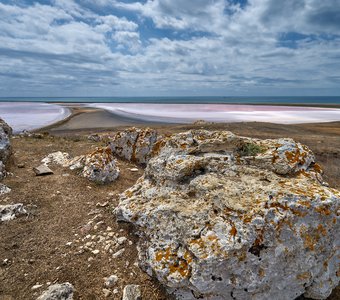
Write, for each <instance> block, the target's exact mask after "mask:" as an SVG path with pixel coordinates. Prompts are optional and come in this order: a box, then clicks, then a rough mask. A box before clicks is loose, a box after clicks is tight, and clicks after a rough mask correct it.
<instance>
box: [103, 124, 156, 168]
mask: <svg viewBox="0 0 340 300" xmlns="http://www.w3.org/2000/svg"><path fill="white" fill-rule="evenodd" d="M157 138H158V135H157V131H155V130H153V129H150V128H145V129H139V128H135V127H132V128H129V129H127V130H124V131H121V132H117V133H116V134H115V135H114V136H112V137H111V138H109V145H110V148H111V150H112V152H113V153H114V154H116V155H118V156H120V157H123V158H125V159H127V160H130V161H133V162H137V163H140V164H145V163H147V162H148V160H149V158H150V157H151V152H152V149H153V148H154V145H155V144H156V142H157Z"/></svg>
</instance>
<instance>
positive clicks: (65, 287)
mask: <svg viewBox="0 0 340 300" xmlns="http://www.w3.org/2000/svg"><path fill="white" fill-rule="evenodd" d="M73 293H74V287H73V285H72V284H70V283H69V282H66V283H61V284H53V285H51V286H50V287H49V288H48V289H47V290H46V291H45V292H44V293H43V294H42V295H41V296H39V297H38V298H37V300H73Z"/></svg>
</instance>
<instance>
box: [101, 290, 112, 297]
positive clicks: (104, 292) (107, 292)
mask: <svg viewBox="0 0 340 300" xmlns="http://www.w3.org/2000/svg"><path fill="white" fill-rule="evenodd" d="M102 291H103V294H104V297H105V298H108V297H110V296H111V291H110V290H108V289H103V290H102Z"/></svg>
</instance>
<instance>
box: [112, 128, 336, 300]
mask: <svg viewBox="0 0 340 300" xmlns="http://www.w3.org/2000/svg"><path fill="white" fill-rule="evenodd" d="M339 201H340V193H339V191H337V190H335V189H331V188H328V187H326V186H324V185H323V184H322V170H321V168H320V166H319V165H318V164H316V163H315V158H314V155H313V153H312V152H311V151H310V150H309V149H308V148H307V147H306V146H304V145H301V144H299V143H296V142H295V141H293V140H292V139H275V140H259V139H251V138H245V137H239V136H236V135H234V134H232V133H231V132H227V131H216V132H208V131H203V130H198V131H189V132H185V133H181V134H176V135H173V136H172V137H168V138H167V139H166V140H165V141H164V140H163V145H162V147H159V149H158V155H157V154H155V156H154V157H153V158H151V159H150V160H149V162H148V165H147V167H146V170H145V174H144V175H143V177H142V178H140V179H139V180H138V182H137V183H136V184H135V185H134V186H133V187H131V188H130V189H128V190H127V191H125V192H124V193H123V194H121V195H120V203H119V206H118V207H117V209H116V215H117V218H118V219H119V220H123V221H128V222H131V223H134V224H135V225H137V228H138V229H139V234H140V235H142V236H143V237H144V238H143V239H141V241H142V242H141V243H140V245H139V256H140V261H141V265H142V266H143V267H144V269H145V270H146V271H147V272H148V273H149V274H150V275H151V274H153V275H155V276H156V277H157V278H158V280H159V281H160V282H161V283H163V284H164V285H165V286H166V287H168V289H169V291H170V292H173V293H175V294H176V296H177V297H178V299H195V297H196V298H197V297H201V298H203V299H245V300H246V299H259V300H260V299H287V300H288V299H295V298H296V297H297V296H299V295H301V294H304V293H305V295H307V296H312V297H313V298H315V299H325V298H326V297H327V296H328V295H329V294H330V293H331V291H332V289H333V288H334V287H335V286H336V285H337V284H338V282H339V280H338V277H337V275H336V272H337V255H338V254H339V252H338V250H337V248H336V245H337V244H339V235H338V234H337V232H339V222H338V217H337V213H336V212H337V211H338V210H339Z"/></svg>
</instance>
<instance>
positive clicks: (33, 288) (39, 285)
mask: <svg viewBox="0 0 340 300" xmlns="http://www.w3.org/2000/svg"><path fill="white" fill-rule="evenodd" d="M42 286H43V284H36V285H33V286H32V287H31V290H32V291H34V290H37V289H40V288H41V287H42Z"/></svg>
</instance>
